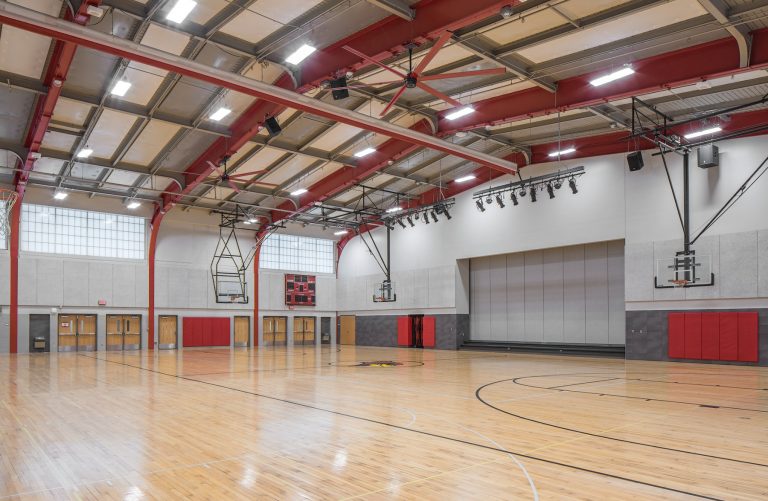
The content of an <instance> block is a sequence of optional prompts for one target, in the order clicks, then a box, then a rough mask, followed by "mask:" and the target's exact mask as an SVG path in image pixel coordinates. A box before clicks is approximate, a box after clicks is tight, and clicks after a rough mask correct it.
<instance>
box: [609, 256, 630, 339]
mask: <svg viewBox="0 0 768 501" xmlns="http://www.w3.org/2000/svg"><path fill="white" fill-rule="evenodd" d="M607 246H608V248H607V251H608V343H609V344H624V340H625V332H626V317H625V303H624V242H622V241H618V242H608V244H607Z"/></svg>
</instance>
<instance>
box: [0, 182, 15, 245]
mask: <svg viewBox="0 0 768 501" xmlns="http://www.w3.org/2000/svg"><path fill="white" fill-rule="evenodd" d="M18 199H19V194H18V193H16V192H15V191H14V190H8V189H0V228H2V229H3V231H4V232H5V234H6V235H7V234H8V233H9V232H10V230H11V211H13V206H14V205H16V201H17V200H18Z"/></svg>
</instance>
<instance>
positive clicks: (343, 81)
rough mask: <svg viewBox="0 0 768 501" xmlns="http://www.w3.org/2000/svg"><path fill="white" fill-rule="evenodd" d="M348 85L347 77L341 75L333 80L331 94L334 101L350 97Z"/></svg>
mask: <svg viewBox="0 0 768 501" xmlns="http://www.w3.org/2000/svg"><path fill="white" fill-rule="evenodd" d="M346 87H347V77H340V78H337V79H336V80H331V94H332V95H333V100H334V101H340V100H342V99H346V98H348V97H349V89H347V88H346Z"/></svg>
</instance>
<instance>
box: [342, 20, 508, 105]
mask: <svg viewBox="0 0 768 501" xmlns="http://www.w3.org/2000/svg"><path fill="white" fill-rule="evenodd" d="M452 35H453V33H451V32H450V31H445V32H443V33H442V35H440V37H439V38H438V39H437V41H436V42H435V43H434V45H432V47H431V48H430V49H429V52H428V53H427V55H426V56H424V58H423V59H422V60H421V61H420V62H419V64H418V65H417V66H416V67H415V68H414V67H413V49H415V48H416V47H418V46H417V45H416V44H413V43H409V44H407V45H406V48H407V49H408V73H403V72H402V71H400V70H399V69H396V68H393V67H391V66H387V65H386V64H383V63H381V62H380V61H377V60H375V59H374V58H372V57H370V56H367V55H365V54H363V53H362V52H360V51H358V50H356V49H353V48H352V47H350V46H348V45H345V46H344V47H343V48H344V50H346V51H347V52H351V53H352V54H354V55H356V56H357V57H359V58H361V59H363V60H365V61H368V62H369V63H371V64H375V65H376V66H378V67H379V68H382V69H384V70H386V71H389V72H390V73H394V74H395V75H397V76H398V77H400V79H399V80H393V81H389V82H377V83H375V84H371V85H390V84H393V83H401V84H402V86H401V87H400V88H399V89H398V90H397V92H395V95H394V96H392V99H391V100H390V101H389V103H388V104H387V106H386V107H385V108H384V110H382V112H381V113H380V114H379V116H384V115H385V114H386V113H387V112H388V111H389V109H390V108H391V107H392V106H393V105H394V104H395V103H396V102H397V100H398V99H400V96H402V95H403V92H405V91H406V89H413V88H416V87H418V88H419V89H421V90H423V91H426V92H429V93H430V94H432V95H433V96H435V97H436V98H438V99H441V100H443V101H445V102H446V103H450V104H452V105H454V106H461V103H460V102H458V101H457V100H455V99H453V98H452V97H450V96H447V95H445V94H443V93H442V92H440V91H438V90H437V89H435V88H434V87H431V86H429V85H427V84H425V83H424V82H429V81H433V80H445V79H449V78H464V77H473V76H480V75H500V74H502V73H505V72H506V70H505V69H504V68H491V69H486V70H475V71H462V72H458V73H442V74H437V75H423V74H422V73H423V72H424V69H425V68H426V67H427V66H429V63H431V62H432V60H433V59H434V58H435V56H436V55H437V53H438V52H440V49H442V48H443V47H444V46H445V44H446V43H448V40H450V39H451V36H452ZM348 88H358V87H348Z"/></svg>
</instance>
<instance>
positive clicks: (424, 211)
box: [384, 198, 456, 229]
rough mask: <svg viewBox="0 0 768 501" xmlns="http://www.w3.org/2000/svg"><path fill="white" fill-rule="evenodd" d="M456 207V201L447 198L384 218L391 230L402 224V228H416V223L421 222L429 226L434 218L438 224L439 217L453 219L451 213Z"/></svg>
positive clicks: (405, 209)
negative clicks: (406, 224)
mask: <svg viewBox="0 0 768 501" xmlns="http://www.w3.org/2000/svg"><path fill="white" fill-rule="evenodd" d="M454 205H456V200H455V199H453V198H446V199H444V200H439V201H437V202H434V203H432V204H429V205H421V206H419V207H412V208H407V207H406V208H404V209H403V210H402V211H399V212H397V213H396V214H388V215H387V217H385V218H384V224H385V225H387V226H389V228H390V229H394V228H395V224H400V226H401V227H402V228H407V227H414V226H416V224H414V223H419V222H423V223H424V224H429V223H430V218H432V222H434V223H437V222H440V218H439V217H438V216H443V217H444V218H445V219H447V220H448V219H452V218H453V216H451V212H450V211H451V210H452V209H453V206H454ZM405 222H407V223H408V225H409V226H405V225H404V224H403V223H405Z"/></svg>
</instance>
